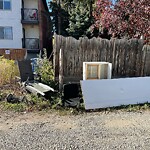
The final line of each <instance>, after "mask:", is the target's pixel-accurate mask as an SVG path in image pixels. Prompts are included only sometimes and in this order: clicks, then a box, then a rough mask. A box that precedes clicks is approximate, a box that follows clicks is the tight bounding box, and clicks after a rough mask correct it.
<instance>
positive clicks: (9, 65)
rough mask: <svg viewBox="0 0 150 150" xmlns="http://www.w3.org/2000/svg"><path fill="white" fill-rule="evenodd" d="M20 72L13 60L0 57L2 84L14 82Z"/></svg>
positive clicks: (0, 80) (0, 82)
mask: <svg viewBox="0 0 150 150" xmlns="http://www.w3.org/2000/svg"><path fill="white" fill-rule="evenodd" d="M18 74H19V71H18V67H17V65H15V62H14V61H13V60H7V59H5V58H3V57H0V86H2V85H4V84H9V83H12V81H14V78H15V76H17V75H18Z"/></svg>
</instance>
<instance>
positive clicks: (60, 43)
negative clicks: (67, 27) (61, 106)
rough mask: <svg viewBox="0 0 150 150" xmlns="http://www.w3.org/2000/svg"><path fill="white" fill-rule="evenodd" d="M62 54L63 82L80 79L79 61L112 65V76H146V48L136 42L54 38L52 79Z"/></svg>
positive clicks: (149, 56)
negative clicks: (53, 70)
mask: <svg viewBox="0 0 150 150" xmlns="http://www.w3.org/2000/svg"><path fill="white" fill-rule="evenodd" d="M60 49H62V52H63V53H64V59H63V61H64V63H63V64H64V66H63V70H64V72H63V73H64V81H66V79H67V81H79V80H80V79H82V73H83V62H87V61H91V62H92V61H107V62H110V63H112V67H113V68H112V77H113V78H117V77H136V76H137V77H138V76H146V75H150V67H149V66H150V52H149V51H150V46H148V45H144V44H143V41H142V40H138V39H130V40H127V39H111V40H107V39H101V38H95V37H94V38H92V39H88V38H86V37H84V38H80V39H79V40H76V39H74V38H73V37H63V36H60V35H55V36H54V57H53V58H54V60H53V61H54V69H55V77H56V78H57V77H58V76H59V51H60Z"/></svg>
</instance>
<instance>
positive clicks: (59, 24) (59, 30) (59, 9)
mask: <svg viewBox="0 0 150 150" xmlns="http://www.w3.org/2000/svg"><path fill="white" fill-rule="evenodd" d="M58 6H59V7H58V34H59V35H60V34H61V4H60V0H58Z"/></svg>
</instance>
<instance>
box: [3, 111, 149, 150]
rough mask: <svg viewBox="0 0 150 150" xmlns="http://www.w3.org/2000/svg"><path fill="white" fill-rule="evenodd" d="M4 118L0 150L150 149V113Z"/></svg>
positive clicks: (15, 115) (8, 114)
mask: <svg viewBox="0 0 150 150" xmlns="http://www.w3.org/2000/svg"><path fill="white" fill-rule="evenodd" d="M0 114H1V115H0V150H9V149H11V150H16V149H17V150H20V149H21V150H25V149H28V150H32V149H37V150H41V149H42V150H48V149H52V150H53V149H54V150H56V149H58V150H59V149H60V150H63V149H64V150H68V149H72V150H74V149H79V150H80V149H81V150H82V149H83V150H84V149H85V150H101V149H104V150H107V149H108V150H110V149H118V150H120V149H121V150H122V149H123V150H126V149H127V150H133V149H136V150H144V149H145V150H149V148H150V117H149V116H150V111H143V112H120V111H117V112H109V113H106V112H91V113H83V114H79V115H65V116H61V115H60V114H58V113H56V112H51V111H50V112H30V113H26V112H24V113H12V112H2V111H0Z"/></svg>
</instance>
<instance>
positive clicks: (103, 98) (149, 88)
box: [81, 77, 150, 109]
mask: <svg viewBox="0 0 150 150" xmlns="http://www.w3.org/2000/svg"><path fill="white" fill-rule="evenodd" d="M81 88H82V94H83V98H84V103H85V109H96V108H106V107H113V106H120V105H128V104H137V103H144V102H150V77H139V78H120V79H107V80H106V79H104V80H84V81H81Z"/></svg>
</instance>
